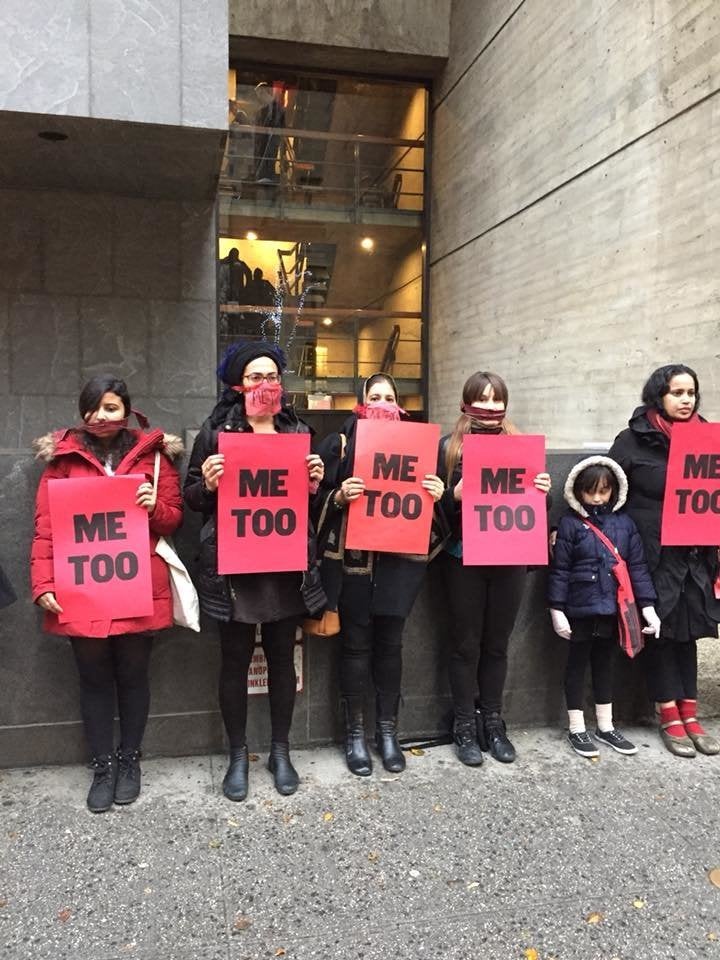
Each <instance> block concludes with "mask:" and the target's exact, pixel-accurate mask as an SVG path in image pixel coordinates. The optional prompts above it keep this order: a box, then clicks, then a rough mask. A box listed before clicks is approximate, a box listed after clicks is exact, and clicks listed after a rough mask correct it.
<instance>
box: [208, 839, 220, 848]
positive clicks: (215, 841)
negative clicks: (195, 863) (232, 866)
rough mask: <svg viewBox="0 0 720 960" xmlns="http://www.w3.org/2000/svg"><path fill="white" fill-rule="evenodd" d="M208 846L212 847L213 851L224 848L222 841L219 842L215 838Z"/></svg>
mask: <svg viewBox="0 0 720 960" xmlns="http://www.w3.org/2000/svg"><path fill="white" fill-rule="evenodd" d="M208 846H209V847H210V849H211V850H217V849H218V847H221V846H222V840H218V839H217V838H213V839H212V840H210V842H209V843H208Z"/></svg>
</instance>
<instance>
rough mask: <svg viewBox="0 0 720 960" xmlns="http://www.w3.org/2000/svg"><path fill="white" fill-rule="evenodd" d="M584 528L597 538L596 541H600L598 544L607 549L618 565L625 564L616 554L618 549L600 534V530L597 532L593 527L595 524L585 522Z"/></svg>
mask: <svg viewBox="0 0 720 960" xmlns="http://www.w3.org/2000/svg"><path fill="white" fill-rule="evenodd" d="M585 526H586V527H587V528H588V530H592V532H593V533H594V534H595V536H596V537H597V538H598V540H599V541H600V543H602V544H604V545H605V546H606V547H607V548H608V550H609V551H610V553H612V555H613V556H614V557H615V559H616V560H617V561H618V563H624V562H625V561H624V560H623V558H622V557H621V556H620V553H619V552H618V548H617V547H616V546H615V544H614V543H613V542H612V540H610V539H609V538H608V537H606V536H605V534H604V533H603V532H602V530H598V528H597V527H596V526H595V524H594V523H590V521H589V520H586V521H585Z"/></svg>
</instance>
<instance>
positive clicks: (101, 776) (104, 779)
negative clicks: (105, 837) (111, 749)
mask: <svg viewBox="0 0 720 960" xmlns="http://www.w3.org/2000/svg"><path fill="white" fill-rule="evenodd" d="M90 766H91V767H92V770H93V782H92V784H91V785H90V791H89V793H88V795H87V805H88V810H91V811H92V812H93V813H105V811H106V810H109V809H110V807H111V806H112V805H113V800H114V799H115V780H116V778H117V767H116V765H115V757H113V755H112V754H111V753H109V754H107V756H104V757H93V758H92V760H91V761H90Z"/></svg>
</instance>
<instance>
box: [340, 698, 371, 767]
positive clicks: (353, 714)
mask: <svg viewBox="0 0 720 960" xmlns="http://www.w3.org/2000/svg"><path fill="white" fill-rule="evenodd" d="M342 705H343V713H344V715H345V761H346V763H347V766H348V770H349V771H350V773H354V774H355V776H356V777H369V776H370V774H371V773H372V760H371V759H370V753H369V752H368V746H367V742H366V740H365V723H364V720H363V699H362V697H343V700H342Z"/></svg>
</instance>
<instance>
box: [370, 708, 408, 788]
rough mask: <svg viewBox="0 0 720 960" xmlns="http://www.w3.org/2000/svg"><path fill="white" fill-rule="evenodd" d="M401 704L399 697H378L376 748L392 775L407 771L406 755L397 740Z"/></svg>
mask: <svg viewBox="0 0 720 960" xmlns="http://www.w3.org/2000/svg"><path fill="white" fill-rule="evenodd" d="M399 703H400V697H398V696H392V697H386V696H382V695H378V697H377V701H376V706H375V746H376V747H377V751H378V753H379V754H380V756H381V757H382V762H383V766H384V767H385V769H386V770H389V771H390V773H402V771H403V770H404V769H405V755H404V754H403V752H402V749H401V748H400V744H399V743H398V738H397V715H398V705H399Z"/></svg>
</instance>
